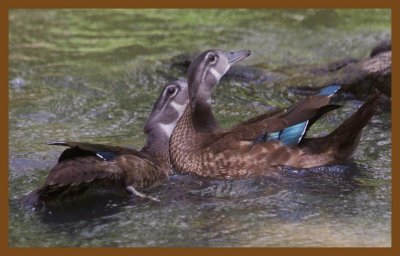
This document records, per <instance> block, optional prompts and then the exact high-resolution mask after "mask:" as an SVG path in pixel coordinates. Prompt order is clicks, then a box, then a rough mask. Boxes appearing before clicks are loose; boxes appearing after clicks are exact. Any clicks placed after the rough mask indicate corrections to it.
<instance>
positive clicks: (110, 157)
mask: <svg viewBox="0 0 400 256" xmlns="http://www.w3.org/2000/svg"><path fill="white" fill-rule="evenodd" d="M96 156H97V157H100V158H101V159H103V160H105V161H112V160H114V158H115V157H116V154H115V153H113V152H109V151H98V152H96Z"/></svg>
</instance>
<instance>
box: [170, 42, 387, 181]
mask: <svg viewBox="0 0 400 256" xmlns="http://www.w3.org/2000/svg"><path fill="white" fill-rule="evenodd" d="M249 55H250V51H247V50H243V51H239V52H226V51H217V50H209V51H205V52H203V53H202V54H200V55H199V56H198V57H197V58H196V59H195V60H194V61H193V62H192V63H191V65H190V66H189V69H188V86H189V105H188V106H187V108H186V110H185V111H184V113H183V115H182V117H181V118H180V120H179V122H178V124H177V125H176V127H175V130H174V132H173V133H172V136H171V140H170V157H171V163H172V165H173V167H174V169H175V170H176V171H177V172H181V173H194V174H197V175H200V176H204V177H213V178H241V177H247V176H252V175H268V174H272V173H273V172H274V171H277V170H279V169H280V168H281V167H282V166H290V167H295V168H311V167H316V166H321V165H327V164H334V163H338V162H342V161H344V160H345V159H346V158H347V157H349V156H350V155H351V153H352V151H353V150H354V148H355V146H356V144H357V142H358V139H359V137H360V133H361V130H362V128H363V127H364V126H365V125H366V124H367V122H368V121H369V120H370V119H371V117H372V116H373V115H374V113H375V110H376V106H377V104H378V101H379V98H380V96H379V95H374V96H372V97H370V98H369V99H368V100H367V101H366V102H365V103H364V104H363V105H362V106H361V107H360V109H359V110H358V111H357V112H356V113H354V114H353V115H352V116H351V117H350V118H348V119H347V120H346V121H345V122H344V123H343V124H342V125H340V126H339V127H338V128H337V129H335V130H334V131H333V132H332V133H331V134H329V135H327V136H324V137H320V138H311V139H308V138H304V136H305V134H306V131H307V130H308V128H309V127H310V126H311V125H312V124H313V123H314V122H315V121H316V120H318V119H319V118H320V117H321V116H322V115H323V114H324V113H326V112H329V111H331V110H334V109H336V108H338V107H339V106H337V105H330V104H329V101H330V98H331V96H332V95H334V94H335V93H336V92H337V91H338V90H339V89H340V86H339V85H331V86H328V87H325V88H323V89H321V91H320V92H319V93H317V94H316V95H313V96H311V97H308V98H306V99H304V100H302V101H300V102H298V103H296V104H294V105H292V106H290V107H288V108H286V109H278V110H275V111H271V112H268V113H265V114H262V115H259V116H257V117H254V118H251V119H249V120H247V121H245V122H242V123H240V124H238V125H236V126H234V127H232V128H230V129H219V128H218V126H217V124H216V121H215V119H214V117H213V114H212V110H211V100H210V99H211V94H212V91H213V89H214V87H215V86H216V84H217V83H218V81H219V80H220V78H221V77H222V76H223V75H224V74H225V73H226V71H227V70H228V69H229V67H230V66H232V65H233V64H234V63H236V62H238V61H240V60H241V59H244V58H246V57H247V56H249Z"/></svg>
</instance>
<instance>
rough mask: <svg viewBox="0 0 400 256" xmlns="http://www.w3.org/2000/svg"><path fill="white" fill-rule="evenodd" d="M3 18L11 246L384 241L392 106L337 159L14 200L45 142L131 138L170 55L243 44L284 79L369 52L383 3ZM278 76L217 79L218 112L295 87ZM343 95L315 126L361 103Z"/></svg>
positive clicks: (46, 151)
mask: <svg viewBox="0 0 400 256" xmlns="http://www.w3.org/2000/svg"><path fill="white" fill-rule="evenodd" d="M9 20H10V33H9V49H10V50H9V98H10V100H9V130H10V133H9V195H10V198H9V205H10V207H9V211H10V212H9V213H10V214H9V246H12V247H14V246H17V247H21V246H23V247H24V246H39V247H42V246H122V247H134V246H196V247H197V246H219V247H220V246H391V238H390V237H391V209H390V207H391V139H390V138H391V118H390V113H388V112H383V113H381V114H379V115H378V116H376V117H374V119H373V120H372V122H371V124H370V125H369V126H368V127H367V128H366V129H365V130H364V133H363V135H362V139H361V142H360V145H359V147H358V148H357V150H356V152H355V154H354V156H353V158H352V160H351V161H349V162H348V163H344V164H343V165H337V166H331V167H323V168H317V169H315V170H312V171H309V172H306V171H304V170H285V171H284V172H283V174H282V176H280V177H275V178H268V179H266V178H256V179H245V180H237V181H217V180H204V179H199V178H196V177H192V176H190V175H187V176H182V175H175V176H173V177H171V179H170V181H169V182H167V183H165V184H163V185H161V186H160V187H158V188H154V189H152V190H150V191H148V193H149V194H150V195H152V196H157V197H159V198H160V199H161V203H157V202H152V201H149V200H145V199H138V198H130V197H116V196H113V195H103V196H98V197H96V196H94V197H88V198H84V199H82V200H81V201H79V202H75V203H74V202H71V203H70V204H68V205H67V206H66V207H65V208H61V209H59V210H58V211H52V212H50V213H43V214H35V213H33V212H31V211H29V210H27V209H24V208H22V207H21V206H20V205H19V204H18V199H19V198H21V196H22V195H24V194H25V193H28V192H30V191H31V190H33V189H35V188H36V187H38V186H39V185H40V184H41V183H42V182H43V181H44V179H45V177H46V175H47V172H48V170H49V168H51V166H53V165H54V164H55V162H56V160H57V157H58V154H59V153H60V152H61V151H62V148H59V147H55V146H48V145H46V144H45V143H46V142H49V141H58V140H64V139H69V140H77V141H88V142H96V143H107V144H116V145H124V146H131V147H135V148H140V147H141V146H142V145H143V143H144V136H143V134H142V127H143V125H144V122H145V121H146V118H147V116H148V114H149V112H150V110H151V107H152V104H153V102H154V101H155V99H156V97H157V96H158V94H159V91H160V87H161V85H163V84H165V83H167V82H168V81H172V80H175V79H176V78H183V77H184V76H185V73H184V71H182V70H181V69H177V68H173V66H172V62H173V59H174V57H175V56H179V55H181V54H193V53H195V52H199V51H202V50H205V49H209V48H221V49H233V50H236V49H243V48H246V49H251V50H252V55H251V56H250V57H249V58H248V59H246V60H245V61H243V62H242V64H243V65H248V66H253V67H261V68H265V69H267V70H268V71H271V72H273V71H274V70H279V71H280V72H281V71H285V72H284V74H285V76H287V77H289V78H290V75H291V73H290V72H291V70H292V69H291V67H294V66H301V65H309V64H313V65H314V64H315V65H318V64H325V63H327V62H331V61H335V60H340V59H345V58H349V57H354V58H364V57H367V56H368V54H369V52H370V50H371V49H372V47H373V46H375V45H376V44H377V43H378V42H380V41H381V40H382V39H385V38H390V11H388V10H151V9H146V10H129V9H121V10H95V9H93V10H66V9H65V10H11V11H10V12H9ZM296 72H298V71H296ZM282 84H284V83H279V85H276V84H275V85H274V83H273V82H271V81H265V82H261V83H253V82H243V81H238V80H234V79H229V80H225V81H222V82H221V84H220V85H219V86H218V87H217V89H216V91H215V93H214V96H215V97H214V99H213V104H214V109H215V113H216V116H217V118H218V120H219V121H220V123H221V125H222V126H225V127H227V126H230V125H232V124H235V123H237V122H239V121H240V120H243V119H245V118H248V117H250V116H254V115H256V114H258V113H262V112H263V111H265V110H268V109H270V106H279V107H282V106H286V105H288V104H290V103H292V102H294V101H296V100H298V99H300V98H302V97H304V96H303V95H299V94H298V93H297V92H296V91H293V90H288V89H287V88H286V87H282ZM290 85H291V86H296V85H298V84H290ZM286 86H289V84H287V85H286ZM339 103H341V104H343V105H344V107H343V108H341V109H340V110H338V111H335V113H334V114H332V115H329V116H327V117H325V118H324V119H323V120H322V121H321V122H319V123H317V124H315V125H314V127H313V130H312V131H313V134H315V135H321V134H326V133H327V132H329V131H330V130H332V129H333V128H334V127H335V126H337V125H339V124H340V123H341V121H342V120H344V119H345V118H346V117H347V116H349V115H350V114H351V113H353V112H354V111H355V110H356V109H357V108H358V107H359V106H360V104H361V103H362V102H360V101H357V100H342V101H341V102H339ZM310 134H312V133H310Z"/></svg>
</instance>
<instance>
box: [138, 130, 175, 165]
mask: <svg viewBox="0 0 400 256" xmlns="http://www.w3.org/2000/svg"><path fill="white" fill-rule="evenodd" d="M168 147H169V137H167V136H166V135H165V134H164V133H162V132H160V131H150V132H149V133H148V134H147V138H146V143H145V145H144V147H143V148H142V149H141V150H140V151H141V152H142V153H145V154H147V155H148V156H149V157H151V158H152V159H154V161H155V162H157V164H158V165H159V166H161V167H163V168H165V169H167V170H168V171H169V170H170V167H171V164H170V159H169V150H168Z"/></svg>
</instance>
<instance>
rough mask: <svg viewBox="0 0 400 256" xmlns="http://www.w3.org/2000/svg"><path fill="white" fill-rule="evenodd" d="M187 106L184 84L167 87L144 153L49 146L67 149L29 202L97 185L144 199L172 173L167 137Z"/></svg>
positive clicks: (152, 116) (86, 146) (83, 145)
mask: <svg viewBox="0 0 400 256" xmlns="http://www.w3.org/2000/svg"><path fill="white" fill-rule="evenodd" d="M188 103H189V101H188V86H187V83H186V81H181V80H178V81H175V82H172V83H171V84H168V85H166V86H165V88H164V89H163V91H162V92H161V95H160V96H159V97H158V99H157V101H156V102H155V104H154V106H153V109H152V111H151V114H150V116H149V118H148V120H147V122H146V124H145V127H144V133H145V134H146V135H147V140H146V144H145V146H144V147H143V148H142V149H141V150H140V151H137V150H135V149H131V148H124V147H117V146H109V145H101V144H91V143H82V142H69V141H67V142H55V143H49V144H50V145H61V146H67V147H69V148H68V149H66V150H64V152H62V154H61V155H60V157H59V159H58V163H57V164H56V165H55V166H54V167H53V168H52V169H51V170H50V172H49V174H48V176H47V179H46V181H45V183H44V184H43V185H42V186H41V187H40V188H38V189H36V190H34V191H33V192H31V193H30V194H29V195H28V196H27V198H26V199H25V202H26V203H28V204H30V205H34V206H43V205H44V204H45V203H46V202H47V201H49V200H51V199H53V198H62V197H64V196H68V195H72V194H76V193H78V192H83V191H85V190H86V189H87V188H89V187H93V186H96V185H100V186H111V187H112V186H114V187H115V186H116V187H120V188H126V190H127V191H129V192H131V193H133V194H135V195H138V196H143V197H146V195H144V194H142V193H140V192H138V191H137V190H143V189H145V188H149V187H152V186H155V185H157V184H159V183H161V182H163V181H165V180H166V179H167V178H168V175H169V174H170V171H171V164H170V161H169V151H168V147H169V139H170V137H171V134H172V131H173V129H174V128H175V125H176V124H177V122H178V120H179V118H180V117H181V115H182V114H183V111H184V110H185V108H186V106H187V104H188ZM153 199H154V198H153Z"/></svg>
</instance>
